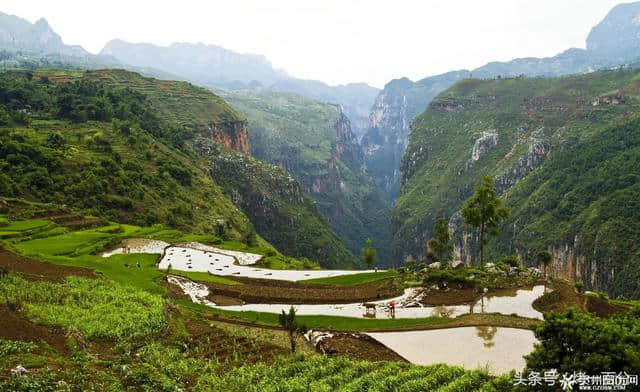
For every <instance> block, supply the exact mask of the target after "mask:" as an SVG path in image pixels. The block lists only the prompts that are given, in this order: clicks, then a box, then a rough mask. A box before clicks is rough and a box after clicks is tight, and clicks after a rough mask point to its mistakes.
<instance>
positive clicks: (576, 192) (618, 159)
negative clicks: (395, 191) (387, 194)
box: [394, 71, 640, 295]
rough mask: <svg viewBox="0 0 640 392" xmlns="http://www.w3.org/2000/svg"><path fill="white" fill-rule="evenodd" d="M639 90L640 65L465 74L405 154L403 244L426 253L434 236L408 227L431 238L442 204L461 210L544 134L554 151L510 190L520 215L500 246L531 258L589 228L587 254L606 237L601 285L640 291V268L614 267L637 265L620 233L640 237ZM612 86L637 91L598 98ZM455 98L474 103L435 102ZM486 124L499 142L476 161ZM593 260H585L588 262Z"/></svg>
mask: <svg viewBox="0 0 640 392" xmlns="http://www.w3.org/2000/svg"><path fill="white" fill-rule="evenodd" d="M617 90H618V91H617ZM639 90H640V80H639V78H638V76H637V73H636V72H635V71H616V72H598V73H593V74H589V75H584V76H575V77H565V78H560V79H508V80H492V81H481V80H465V81H462V82H460V83H458V84H456V85H455V86H454V87H452V88H451V89H450V90H448V91H446V92H444V93H443V94H441V95H440V96H439V97H438V98H436V99H435V100H434V103H432V105H431V106H430V108H429V109H428V110H427V111H425V112H424V113H423V114H422V115H420V116H419V117H418V118H417V119H416V120H415V122H414V131H413V133H412V135H411V141H410V145H409V148H408V150H407V154H406V157H405V162H404V169H405V175H406V176H407V179H406V184H405V185H404V187H403V191H402V195H401V197H400V198H399V199H398V202H397V205H396V209H395V211H394V224H395V226H394V228H395V234H394V250H395V251H396V252H397V253H399V254H402V253H412V254H414V255H416V254H419V253H420V252H421V249H422V246H423V245H422V243H421V242H418V243H413V242H412V243H409V245H408V247H407V248H406V249H403V247H405V246H406V245H407V244H406V240H405V238H416V237H418V238H420V237H421V236H423V238H428V232H429V230H430V228H431V225H432V222H433V219H434V218H435V216H437V215H438V214H443V215H447V216H450V215H451V214H453V213H454V212H456V211H457V210H458V209H459V208H460V206H461V204H462V202H463V201H464V199H466V198H467V197H469V196H470V195H471V192H472V190H473V187H474V186H475V184H476V183H477V181H478V180H479V178H480V176H483V175H490V176H496V175H500V174H504V173H506V172H508V171H509V170H510V169H512V168H513V167H515V166H516V165H517V163H518V160H519V159H520V158H521V157H523V156H524V155H525V154H526V152H527V150H528V148H529V146H530V145H531V144H533V143H536V142H541V143H543V144H544V145H545V146H547V148H548V149H549V150H550V151H551V153H550V155H549V157H548V159H547V160H545V162H544V163H543V164H542V166H541V167H539V168H538V169H537V170H536V171H534V172H533V173H532V174H530V175H529V176H527V177H526V178H525V179H524V180H522V181H521V182H520V183H519V184H518V185H517V186H515V187H514V188H512V189H511V190H510V191H509V192H508V193H507V194H506V200H507V204H508V206H509V207H510V208H511V210H512V216H511V218H510V219H509V221H508V222H507V224H506V225H505V227H510V228H513V227H514V224H515V227H516V232H515V234H514V233H513V230H509V231H507V230H505V231H503V236H502V237H501V238H500V239H499V240H498V241H494V242H493V243H492V244H491V245H490V248H491V249H490V254H491V255H493V256H496V255H498V254H500V253H509V252H512V251H513V250H517V251H519V253H521V254H522V255H523V256H524V257H525V259H526V260H527V261H530V262H531V261H532V258H533V257H534V255H535V254H536V253H537V252H538V251H539V250H540V249H543V248H545V247H548V246H554V245H555V246H563V245H564V244H569V245H571V246H573V245H574V244H573V239H574V238H575V236H576V235H580V237H581V238H582V240H581V241H579V243H578V244H577V252H578V254H580V255H593V254H594V249H597V252H596V254H595V256H596V257H594V258H590V260H589V262H594V263H596V264H598V270H599V271H602V272H599V273H598V275H597V276H596V277H594V278H593V279H594V281H593V286H596V287H600V288H604V287H607V288H608V289H609V290H610V291H611V292H612V293H616V294H619V293H623V292H624V293H627V294H633V295H638V294H639V293H638V291H637V290H638V289H637V286H636V287H634V286H633V284H632V283H631V282H630V281H629V279H631V280H633V279H635V278H634V275H632V276H630V275H629V273H628V272H625V273H622V274H620V275H619V277H618V278H616V281H615V282H611V283H613V285H611V286H607V284H608V279H607V277H606V274H605V271H611V267H613V268H614V269H615V270H616V271H633V270H635V271H637V268H634V267H633V266H634V265H636V263H637V261H635V258H634V256H633V254H635V251H634V250H633V249H634V248H633V247H631V248H627V249H628V250H625V251H622V250H621V249H624V248H625V247H624V246H622V243H621V242H620V241H626V242H625V243H637V241H632V240H631V239H632V238H637V233H638V229H637V228H636V224H635V223H633V221H634V219H633V218H632V217H629V219H627V218H624V215H625V214H628V212H629V211H635V209H633V208H632V209H631V210H629V209H628V208H627V205H628V204H629V203H630V202H631V201H632V200H633V197H631V196H630V195H632V194H637V190H636V191H634V187H635V186H636V185H635V184H636V183H637V182H636V181H635V180H634V178H635V176H636V175H635V172H636V170H634V167H635V163H634V162H635V161H636V160H637V159H638V158H637V157H638V150H637V147H636V138H637V137H636V136H637V135H636V133H637V125H636V122H635V120H634V114H633V113H634V111H635V110H637V108H638V106H639V105H638V102H637V100H636V98H635V97H636V95H637V92H638V91H639ZM616 91H617V92H616ZM612 93H617V94H621V95H623V96H625V97H626V98H625V99H626V101H625V103H622V104H619V105H598V106H593V105H592V102H593V101H594V100H595V99H596V98H597V97H599V96H601V95H606V94H612ZM452 101H454V102H455V104H462V105H463V107H464V109H463V110H462V111H458V112H448V111H444V110H439V109H438V108H437V107H435V105H434V104H436V105H437V104H438V103H451V102H452ZM482 131H491V132H496V133H498V134H499V142H498V145H497V146H496V147H494V148H493V149H491V150H489V151H488V152H487V153H486V154H485V155H484V156H482V157H481V158H480V160H479V161H477V162H475V164H474V165H473V166H472V167H471V168H469V167H467V166H466V163H467V161H468V160H469V158H470V156H471V149H472V146H473V144H474V142H475V140H476V139H477V138H478V137H479V136H480V134H481V132H482ZM635 221H637V219H635ZM516 222H517V224H516ZM634 233H636V234H634ZM596 238H597V239H596ZM512 240H513V241H514V245H515V248H513V247H511V245H510V244H511V241H512ZM629 241H630V242H629ZM590 268H591V266H590V265H589V264H588V263H585V264H584V270H583V271H582V272H583V274H584V275H587V274H586V270H588V269H590ZM635 281H637V279H635ZM588 284H590V283H589V282H588Z"/></svg>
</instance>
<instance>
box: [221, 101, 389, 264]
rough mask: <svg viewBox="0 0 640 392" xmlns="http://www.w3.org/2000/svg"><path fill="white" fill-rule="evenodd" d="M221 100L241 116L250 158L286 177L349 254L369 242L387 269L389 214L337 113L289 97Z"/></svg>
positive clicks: (345, 121) (331, 107)
mask: <svg viewBox="0 0 640 392" xmlns="http://www.w3.org/2000/svg"><path fill="white" fill-rule="evenodd" d="M221 95H222V96H223V97H224V98H225V99H226V100H227V101H228V102H229V103H230V104H231V105H233V107H234V108H236V109H237V110H239V111H240V112H242V113H243V114H244V115H245V116H246V117H247V119H248V123H249V137H250V142H251V143H250V144H251V151H252V154H253V155H254V156H255V157H256V158H258V159H261V160H264V161H267V162H271V163H273V164H275V165H278V166H280V167H282V168H284V169H286V170H287V171H288V172H289V173H291V174H292V176H293V177H294V178H295V179H296V180H297V181H298V182H299V183H300V185H301V186H302V189H303V191H304V193H305V194H306V195H309V196H310V197H311V198H312V199H313V200H314V201H315V204H316V206H317V208H318V210H319V211H320V212H321V213H322V215H323V216H324V217H325V218H326V219H327V221H328V222H329V226H330V227H331V229H332V230H333V231H335V233H337V234H338V236H339V237H340V238H341V239H342V240H343V241H344V243H345V245H346V246H347V248H348V249H349V250H350V251H351V252H352V253H353V254H356V255H360V249H361V248H362V247H363V246H364V244H365V241H366V240H367V238H371V239H372V240H373V244H374V246H375V247H376V249H377V252H378V257H379V259H380V261H381V264H388V263H389V261H388V259H389V252H388V248H389V247H388V243H389V235H390V233H389V229H388V227H389V223H388V222H389V209H388V207H387V206H385V204H384V203H383V201H382V200H381V198H380V196H379V194H378V191H377V190H376V187H375V184H374V183H373V180H372V179H371V177H370V176H369V175H368V174H367V172H366V171H365V170H364V169H363V167H364V158H363V155H362V152H361V150H360V146H359V145H358V143H357V141H356V140H355V137H354V135H353V133H352V131H351V126H350V122H349V119H347V118H346V117H345V116H344V115H343V114H342V113H341V110H340V109H339V108H338V107H336V106H335V105H330V104H327V103H321V102H317V101H313V100H310V99H306V98H304V97H301V96H299V95H295V94H286V93H273V92H236V93H221Z"/></svg>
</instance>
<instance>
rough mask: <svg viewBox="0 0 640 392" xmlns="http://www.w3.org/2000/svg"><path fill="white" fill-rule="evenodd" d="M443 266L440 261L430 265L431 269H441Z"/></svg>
mask: <svg viewBox="0 0 640 392" xmlns="http://www.w3.org/2000/svg"><path fill="white" fill-rule="evenodd" d="M441 265H442V264H441V263H440V262H439V261H436V262H435V263H431V264H429V268H440V266H441Z"/></svg>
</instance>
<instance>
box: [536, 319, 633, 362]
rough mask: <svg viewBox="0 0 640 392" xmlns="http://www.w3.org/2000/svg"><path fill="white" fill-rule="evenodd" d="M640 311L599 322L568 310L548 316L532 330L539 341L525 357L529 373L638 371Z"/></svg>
mask: <svg viewBox="0 0 640 392" xmlns="http://www.w3.org/2000/svg"><path fill="white" fill-rule="evenodd" d="M638 331H640V310H638V309H635V310H634V311H632V312H629V313H626V314H623V315H617V316H613V317H611V318H608V319H599V318H596V317H593V316H591V315H588V314H585V313H581V312H579V311H578V310H576V309H569V310H567V311H565V312H564V313H561V314H557V313H550V314H548V315H546V316H545V321H544V323H543V324H542V325H541V326H539V327H538V328H537V329H536V331H535V334H536V338H538V340H539V341H540V343H539V344H537V345H536V346H535V349H534V351H533V352H532V353H531V354H530V355H528V356H526V360H527V367H528V368H529V369H530V370H535V371H541V372H543V371H546V370H550V369H555V370H557V371H558V373H567V374H572V373H573V372H584V373H586V374H600V372H602V371H603V369H606V371H608V372H615V373H619V372H625V371H626V372H628V373H629V374H637V373H638V370H639V369H640V362H639V361H640V360H639V359H640V333H638Z"/></svg>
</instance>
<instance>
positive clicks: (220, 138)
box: [209, 121, 251, 155]
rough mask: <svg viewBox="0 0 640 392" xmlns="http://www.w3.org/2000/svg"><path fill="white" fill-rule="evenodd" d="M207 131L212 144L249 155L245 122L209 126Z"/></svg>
mask: <svg viewBox="0 0 640 392" xmlns="http://www.w3.org/2000/svg"><path fill="white" fill-rule="evenodd" d="M209 129H210V130H211V137H212V139H213V141H214V142H216V143H218V144H221V145H223V146H225V147H227V148H228V149H230V150H233V151H237V152H241V153H243V154H248V155H250V154H251V148H250V147H249V129H248V126H247V122H246V121H236V122H233V123H231V124H211V125H209Z"/></svg>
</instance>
